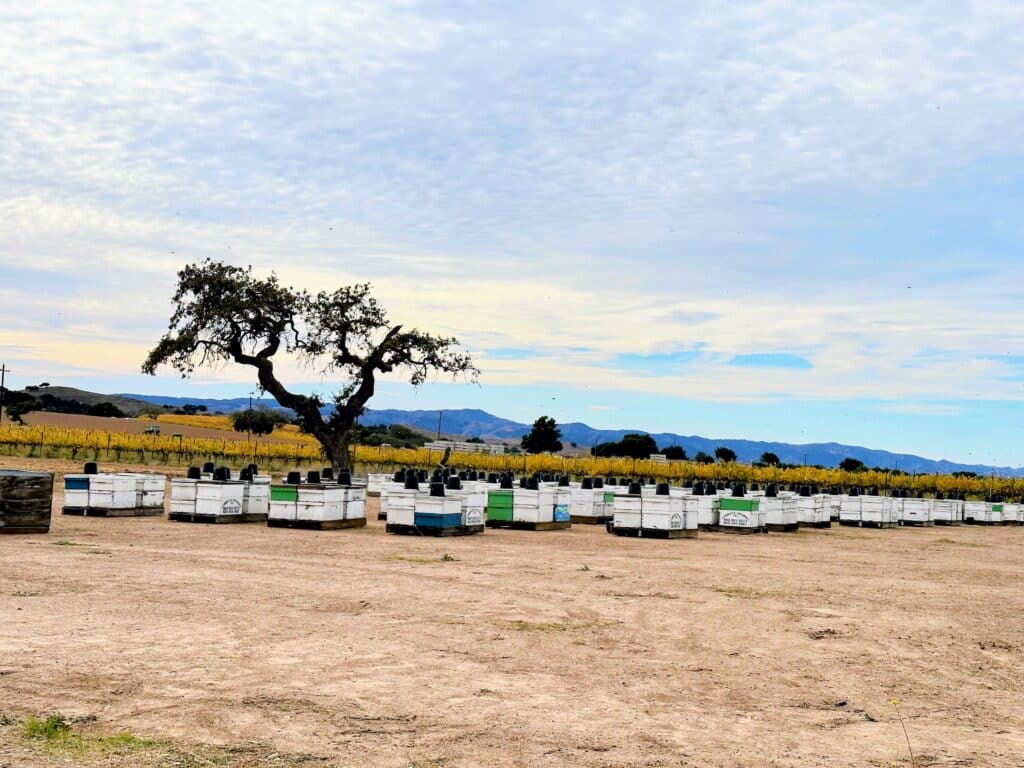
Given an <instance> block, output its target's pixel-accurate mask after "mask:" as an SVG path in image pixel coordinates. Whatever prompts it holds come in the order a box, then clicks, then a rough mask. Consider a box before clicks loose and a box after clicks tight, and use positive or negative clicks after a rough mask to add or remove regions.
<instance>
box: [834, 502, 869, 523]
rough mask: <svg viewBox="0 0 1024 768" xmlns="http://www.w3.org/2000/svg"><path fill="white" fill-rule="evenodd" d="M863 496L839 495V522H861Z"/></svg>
mask: <svg viewBox="0 0 1024 768" xmlns="http://www.w3.org/2000/svg"><path fill="white" fill-rule="evenodd" d="M863 498H864V497H863V496H840V497H839V522H841V523H859V522H860V511H861V503H860V502H861V499H863Z"/></svg>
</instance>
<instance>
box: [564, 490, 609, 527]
mask: <svg viewBox="0 0 1024 768" xmlns="http://www.w3.org/2000/svg"><path fill="white" fill-rule="evenodd" d="M614 500H615V494H613V493H607V492H606V491H605V489H604V488H573V489H572V492H571V493H570V499H569V514H570V516H571V520H572V521H573V522H574V523H586V524H595V523H603V522H605V521H607V520H609V519H610V518H611V516H612V514H613V513H614V509H612V508H610V505H613V504H614Z"/></svg>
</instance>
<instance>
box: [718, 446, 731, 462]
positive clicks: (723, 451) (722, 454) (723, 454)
mask: <svg viewBox="0 0 1024 768" xmlns="http://www.w3.org/2000/svg"><path fill="white" fill-rule="evenodd" d="M715 458H716V459H718V460H719V461H722V462H726V461H736V451H734V450H733V449H732V448H727V447H726V446H724V445H720V446H718V447H717V448H715Z"/></svg>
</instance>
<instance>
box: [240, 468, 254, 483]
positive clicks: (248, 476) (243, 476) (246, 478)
mask: <svg viewBox="0 0 1024 768" xmlns="http://www.w3.org/2000/svg"><path fill="white" fill-rule="evenodd" d="M238 479H239V480H241V481H242V482H245V483H251V482H252V470H251V469H249V468H248V467H246V468H245V469H243V470H242V471H241V472H239V473H238Z"/></svg>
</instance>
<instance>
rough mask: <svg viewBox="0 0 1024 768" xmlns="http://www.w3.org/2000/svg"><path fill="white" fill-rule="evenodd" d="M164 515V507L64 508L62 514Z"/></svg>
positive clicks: (107, 515) (93, 515)
mask: <svg viewBox="0 0 1024 768" xmlns="http://www.w3.org/2000/svg"><path fill="white" fill-rule="evenodd" d="M163 513H164V508H163V505H162V504H161V505H160V506H159V507H127V508H122V509H107V508H105V507H64V509H62V510H61V514H64V515H79V516H81V517H159V516H162V515H163Z"/></svg>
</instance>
